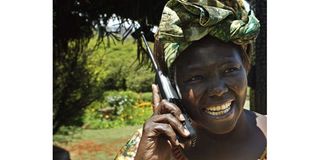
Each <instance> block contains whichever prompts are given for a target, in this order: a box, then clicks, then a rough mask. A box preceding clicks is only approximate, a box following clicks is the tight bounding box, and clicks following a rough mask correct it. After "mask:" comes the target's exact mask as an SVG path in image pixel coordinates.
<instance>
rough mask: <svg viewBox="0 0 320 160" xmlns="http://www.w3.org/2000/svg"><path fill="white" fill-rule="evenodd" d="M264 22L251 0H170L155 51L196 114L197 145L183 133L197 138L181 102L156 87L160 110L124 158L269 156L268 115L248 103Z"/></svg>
mask: <svg viewBox="0 0 320 160" xmlns="http://www.w3.org/2000/svg"><path fill="white" fill-rule="evenodd" d="M259 27H260V25H259V21H258V20H257V19H256V18H255V16H254V14H253V12H252V11H251V10H250V9H249V5H248V4H247V3H246V2H245V1H243V0H236V1H233V0H232V1H231V0H230V1H223V2H222V1H221V2H220V1H211V0H201V1H197V0H192V1H186V0H170V1H169V2H168V3H167V4H166V6H165V8H164V11H163V15H162V18H161V22H160V26H159V30H158V33H157V35H156V41H155V54H156V57H157V58H156V59H157V61H158V63H159V64H160V66H161V68H162V70H164V71H165V73H166V74H167V75H168V76H169V77H170V79H171V81H172V84H173V85H174V86H175V88H176V89H177V92H178V94H179V96H180V98H181V102H182V106H184V107H185V110H186V112H187V114H188V115H189V116H190V118H191V122H192V127H193V128H194V130H195V132H196V137H197V141H196V144H195V146H191V145H190V144H188V143H186V142H187V141H183V139H181V138H178V137H184V138H190V132H189V131H188V130H187V128H184V127H183V122H184V121H186V119H185V118H184V117H183V116H182V111H181V110H180V108H179V107H181V106H177V105H176V104H174V103H170V102H169V101H167V100H164V99H162V100H161V96H160V94H159V88H158V87H157V86H156V85H152V89H153V104H154V105H153V110H154V114H153V115H152V116H151V117H150V119H149V120H147V121H146V122H145V124H144V127H143V131H142V132H139V134H136V136H134V137H133V138H132V139H131V140H130V141H129V142H128V143H127V145H126V146H125V147H124V148H123V149H122V151H121V153H120V154H119V155H118V156H117V158H116V159H133V158H134V159H137V160H140V159H164V160H166V159H201V160H212V159H218V160H220V159H223V160H256V159H266V117H265V116H263V115H260V114H258V113H255V112H253V111H249V110H245V109H244V108H243V107H244V103H245V99H246V90H247V74H248V72H249V69H250V67H249V66H250V63H249V58H250V56H251V51H252V43H253V42H254V41H255V38H256V36H257V34H258V33H259ZM129 152H130V154H128V153H129ZM128 155H130V156H128Z"/></svg>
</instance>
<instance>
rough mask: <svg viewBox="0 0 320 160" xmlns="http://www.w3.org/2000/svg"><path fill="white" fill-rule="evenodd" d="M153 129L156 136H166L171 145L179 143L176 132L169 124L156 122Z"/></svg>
mask: <svg viewBox="0 0 320 160" xmlns="http://www.w3.org/2000/svg"><path fill="white" fill-rule="evenodd" d="M154 129H155V132H156V135H157V136H159V135H164V136H166V137H167V138H168V140H169V141H170V143H171V145H175V146H178V145H179V141H178V140H177V136H176V133H175V132H174V131H173V129H172V127H171V126H170V125H169V124H166V123H156V124H155V127H154Z"/></svg>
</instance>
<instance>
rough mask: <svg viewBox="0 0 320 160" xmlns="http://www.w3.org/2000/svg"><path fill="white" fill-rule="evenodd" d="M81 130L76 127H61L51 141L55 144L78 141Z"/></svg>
mask: <svg viewBox="0 0 320 160" xmlns="http://www.w3.org/2000/svg"><path fill="white" fill-rule="evenodd" d="M81 132H82V128H80V127H77V126H62V127H60V128H59V131H58V132H57V133H56V134H55V135H54V136H53V141H54V142H56V143H64V144H67V143H69V142H71V141H72V140H75V139H79V133H81Z"/></svg>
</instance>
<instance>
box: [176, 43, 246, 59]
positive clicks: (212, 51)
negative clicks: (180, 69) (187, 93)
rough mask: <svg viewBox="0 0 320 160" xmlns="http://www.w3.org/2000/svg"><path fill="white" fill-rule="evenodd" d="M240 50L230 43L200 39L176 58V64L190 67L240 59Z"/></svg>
mask: <svg viewBox="0 0 320 160" xmlns="http://www.w3.org/2000/svg"><path fill="white" fill-rule="evenodd" d="M240 52H241V51H240V49H239V48H238V47H237V46H236V45H234V44H230V43H223V42H219V41H216V40H215V39H213V38H212V39H208V38H207V39H202V40H200V41H197V42H195V43H193V44H192V45H190V46H189V47H188V48H187V49H186V50H185V51H183V52H182V53H181V54H180V55H179V57H178V58H177V64H182V65H192V64H197V63H216V61H232V60H241V59H240Z"/></svg>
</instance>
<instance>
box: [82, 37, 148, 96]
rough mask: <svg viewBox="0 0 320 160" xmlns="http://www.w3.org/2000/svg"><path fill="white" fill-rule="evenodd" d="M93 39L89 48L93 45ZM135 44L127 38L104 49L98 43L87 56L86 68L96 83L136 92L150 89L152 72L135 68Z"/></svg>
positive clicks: (113, 88) (144, 68)
mask: <svg viewBox="0 0 320 160" xmlns="http://www.w3.org/2000/svg"><path fill="white" fill-rule="evenodd" d="M95 42H96V41H95V39H93V40H92V41H91V42H90V43H89V48H94V47H95ZM136 53H137V49H136V44H135V43H134V41H133V39H131V38H128V39H127V40H126V41H124V43H120V42H115V43H110V46H109V47H108V48H107V49H106V50H105V49H104V46H103V45H100V46H99V47H98V49H97V51H95V53H94V54H92V55H91V56H90V57H89V60H88V65H87V68H88V70H89V71H90V73H91V74H92V75H94V76H95V77H96V78H95V79H94V80H95V81H97V82H98V83H104V84H105V85H106V86H105V87H106V89H107V90H126V89H129V90H133V91H136V92H147V91H151V86H150V84H151V83H152V82H153V81H154V73H152V72H151V71H150V69H147V68H146V67H142V68H140V69H138V70H137V63H135V59H136Z"/></svg>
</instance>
